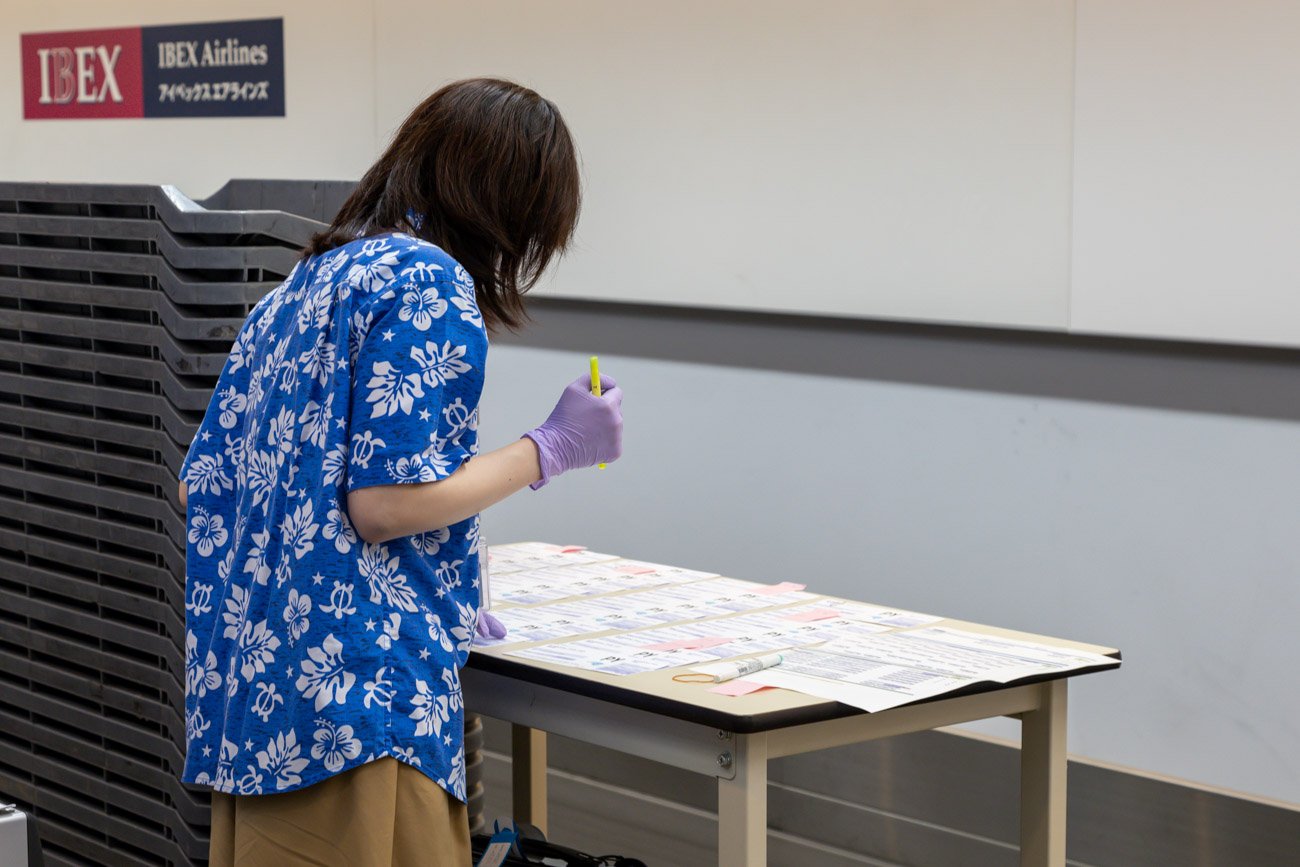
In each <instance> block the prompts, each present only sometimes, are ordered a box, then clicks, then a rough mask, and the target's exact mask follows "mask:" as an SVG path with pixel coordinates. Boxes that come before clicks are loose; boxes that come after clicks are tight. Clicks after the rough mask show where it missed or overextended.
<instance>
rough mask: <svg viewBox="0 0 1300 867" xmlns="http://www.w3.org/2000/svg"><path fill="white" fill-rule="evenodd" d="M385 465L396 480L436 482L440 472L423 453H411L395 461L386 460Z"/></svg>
mask: <svg viewBox="0 0 1300 867" xmlns="http://www.w3.org/2000/svg"><path fill="white" fill-rule="evenodd" d="M384 467H385V468H387V470H388V474H389V475H390V476H392V477H393V480H394V481H396V482H434V481H437V480H438V474H437V472H436V471H435V470H434V468H433V466H432V465H431V464H429V463H428V462H426V461H425V459H424V456H423V455H411V456H410V457H407V458H398V459H397V460H395V461H385V462H384Z"/></svg>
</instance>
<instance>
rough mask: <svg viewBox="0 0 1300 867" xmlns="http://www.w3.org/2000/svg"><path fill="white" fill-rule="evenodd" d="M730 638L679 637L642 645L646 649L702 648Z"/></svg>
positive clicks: (716, 644)
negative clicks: (674, 639) (673, 639)
mask: <svg viewBox="0 0 1300 867" xmlns="http://www.w3.org/2000/svg"><path fill="white" fill-rule="evenodd" d="M730 640H731V639H730V638H723V637H721V636H715V637H713V638H679V639H677V640H676V641H664V642H661V643H659V644H646V645H643V647H644V649H646V650H703V649H704V648H706V647H717V646H718V645H719V644H726V643H727V642H728V641H730Z"/></svg>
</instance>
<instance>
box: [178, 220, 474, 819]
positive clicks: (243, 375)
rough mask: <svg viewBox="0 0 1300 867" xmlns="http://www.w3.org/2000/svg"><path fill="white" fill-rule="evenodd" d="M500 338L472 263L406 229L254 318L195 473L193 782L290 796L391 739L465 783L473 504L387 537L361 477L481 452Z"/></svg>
mask: <svg viewBox="0 0 1300 867" xmlns="http://www.w3.org/2000/svg"><path fill="white" fill-rule="evenodd" d="M487 346H488V341H487V334H486V332H485V331H484V327H483V320H482V317H481V316H480V313H479V309H478V306H477V304H476V302H475V297H474V283H473V280H472V279H471V278H470V276H469V274H468V273H466V271H465V270H464V269H463V268H462V267H461V266H460V265H459V264H457V263H456V261H455V260H454V259H452V258H451V257H450V256H448V255H447V254H446V253H445V252H443V251H442V250H441V249H439V248H438V247H436V246H434V245H433V244H430V243H427V242H425V241H422V240H418V239H416V238H413V237H410V236H407V235H402V234H388V235H381V236H374V237H367V238H359V239H357V240H355V241H353V242H351V243H349V244H346V245H344V246H342V247H338V248H336V249H334V250H331V251H328V252H326V253H323V254H321V255H319V256H313V257H310V258H308V259H305V260H303V261H301V262H299V263H298V265H297V266H296V267H295V268H294V269H293V271H292V273H290V274H289V276H288V278H286V279H285V281H284V283H282V284H281V285H280V286H279V287H277V288H276V289H274V290H273V291H272V292H270V293H269V294H268V295H266V296H265V297H264V298H262V299H261V300H260V301H259V302H258V303H257V305H256V306H255V307H254V309H253V311H252V312H251V313H250V314H249V315H248V318H247V319H246V320H245V322H244V324H243V326H242V327H241V329H240V332H239V336H238V337H237V338H236V339H235V343H234V346H233V347H232V349H231V351H230V356H229V358H228V359H227V361H226V364H225V367H224V369H223V370H222V373H221V377H220V380H219V381H218V383H217V387H216V390H215V391H214V393H213V395H212V399H211V402H210V404H209V406H208V410H207V414H206V415H205V416H204V419H203V422H202V424H201V426H200V427H199V431H198V434H197V435H196V436H195V438H194V441H193V443H192V444H191V445H190V448H189V452H188V454H187V455H186V456H185V462H184V464H183V465H182V469H181V479H182V480H183V481H184V482H185V483H186V485H187V486H188V498H189V499H188V503H189V505H188V514H187V515H186V520H187V524H188V534H187V540H186V542H187V544H186V567H185V568H186V598H187V604H186V606H185V608H186V618H185V623H186V632H185V687H186V690H185V721H186V739H187V742H188V752H187V756H186V761H185V771H184V774H183V780H184V781H185V782H187V783H195V784H199V785H206V786H211V787H212V788H213V789H216V790H218V791H221V792H231V793H235V794H243V795H247V794H261V793H271V792H285V791H290V790H293V789H298V788H301V787H303V786H308V785H311V784H312V783H315V782H319V781H320V780H323V779H325V778H327V777H329V776H330V775H332V774H336V773H339V772H340V771H345V770H348V769H350V768H353V767H356V766H358V765H361V764H363V763H365V762H368V761H371V760H373V759H377V758H381V757H383V756H393V757H395V758H397V759H399V760H401V761H404V762H407V763H408V764H410V765H412V766H414V767H416V768H419V769H420V770H421V771H423V772H424V773H425V774H427V775H428V776H429V777H430V778H432V779H434V780H436V781H437V783H438V785H440V786H442V787H443V788H444V789H446V790H447V791H448V792H450V793H451V794H452V795H454V796H455V797H457V798H458V799H460V800H462V801H463V800H465V758H464V747H463V733H464V728H463V726H464V723H463V710H462V703H461V691H460V679H459V677H458V671H459V668H460V666H461V665H463V664H464V662H465V659H466V657H467V656H468V654H469V649H470V642H471V640H472V638H473V635H474V626H475V620H476V618H477V605H478V577H479V550H480V542H479V534H478V526H479V524H478V517H477V516H475V517H472V518H469V519H467V520H464V521H461V522H460V523H458V524H454V525H452V526H450V527H446V528H443V529H439V530H433V531H431V532H427V533H423V534H421V535H415V536H406V537H402V538H397V539H392V540H389V541H387V542H384V543H382V544H378V545H371V544H367V543H365V542H364V541H362V540H361V539H360V538H359V537H358V536H357V534H356V533H355V531H354V530H353V528H352V526H351V523H350V522H349V520H348V514H347V495H346V494H347V491H351V490H355V489H357V488H362V487H366V486H368V485H390V484H408V483H416V482H428V481H435V480H437V479H442V478H445V477H447V476H449V475H451V474H452V473H453V472H455V471H456V469H457V468H459V467H460V466H461V464H463V463H464V462H465V461H467V460H469V459H470V457H471V456H473V455H474V454H475V453H476V451H477V440H478V403H479V396H480V394H481V392H482V388H483V375H484V362H485V360H486V356H487Z"/></svg>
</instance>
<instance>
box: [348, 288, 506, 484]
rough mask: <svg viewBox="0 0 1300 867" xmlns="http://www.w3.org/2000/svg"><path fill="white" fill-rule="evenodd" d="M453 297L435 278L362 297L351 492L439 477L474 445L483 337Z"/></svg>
mask: <svg viewBox="0 0 1300 867" xmlns="http://www.w3.org/2000/svg"><path fill="white" fill-rule="evenodd" d="M455 297H457V288H456V286H455V285H454V283H452V282H451V281H449V280H446V279H443V278H441V277H438V278H435V279H433V280H429V281H420V282H414V281H412V282H407V283H405V284H404V285H399V286H397V287H396V288H395V289H394V290H393V291H392V292H391V293H387V292H386V293H384V294H382V295H379V296H376V297H374V298H372V299H368V301H369V302H370V303H369V307H368V310H367V311H366V313H364V314H363V315H362V317H360V320H361V321H362V322H365V321H366V320H367V319H368V320H369V326H368V327H367V328H366V332H365V335H364V337H359V338H358V342H359V348H358V350H357V355H356V360H355V362H354V363H353V365H352V384H351V389H352V391H351V398H350V401H349V422H348V428H349V431H348V432H349V458H348V471H347V487H346V489H347V490H348V491H353V490H356V489H357V488H364V487H368V486H371V485H394V484H406V483H415V482H434V481H438V480H440V479H445V478H446V477H447V476H450V475H451V474H452V473H454V472H456V470H458V469H460V467H461V465H462V464H464V463H465V461H467V460H469V459H470V458H471V457H472V456H473V455H474V454H475V453H476V452H477V440H478V403H479V397H480V395H481V394H482V388H483V375H484V364H485V362H486V355H487V335H486V333H485V332H484V331H483V328H482V325H480V324H478V323H476V322H474V321H472V320H471V319H469V318H468V317H463V316H462V315H461V313H460V311H459V310H458V309H457V308H456V307H454V306H453V305H452V303H451V301H452V299H453V298H455ZM354 327H355V325H354Z"/></svg>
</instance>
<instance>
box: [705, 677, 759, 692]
mask: <svg viewBox="0 0 1300 867" xmlns="http://www.w3.org/2000/svg"><path fill="white" fill-rule="evenodd" d="M771 688H772V687H770V686H766V685H764V684H761V683H754V681H752V680H740V679H739V678H737V679H736V680H728V681H724V682H722V683H720V684H718V685H717V686H713V687H710V688H709V692H716V693H717V694H718V695H749V694H750V693H751V692H758V691H759V690H760V689H771Z"/></svg>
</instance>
